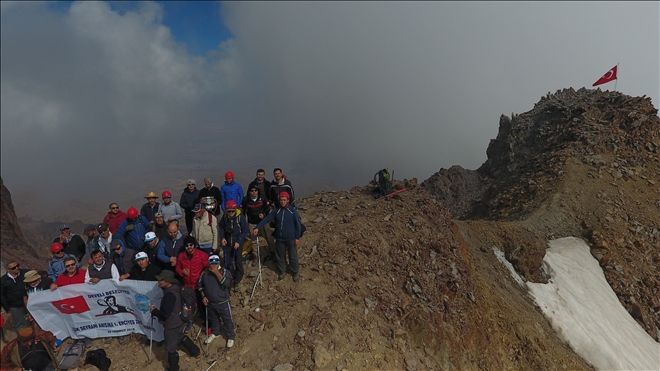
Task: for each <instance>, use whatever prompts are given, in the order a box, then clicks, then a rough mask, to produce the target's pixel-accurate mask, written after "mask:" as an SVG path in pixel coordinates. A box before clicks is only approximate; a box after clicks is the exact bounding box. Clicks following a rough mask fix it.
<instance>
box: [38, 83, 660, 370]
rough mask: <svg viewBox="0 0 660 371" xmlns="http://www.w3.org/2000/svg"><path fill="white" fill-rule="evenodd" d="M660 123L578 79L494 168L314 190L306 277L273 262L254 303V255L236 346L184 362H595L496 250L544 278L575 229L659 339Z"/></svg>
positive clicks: (222, 365)
mask: <svg viewBox="0 0 660 371" xmlns="http://www.w3.org/2000/svg"><path fill="white" fill-rule="evenodd" d="M658 124H659V119H658V117H657V110H655V108H653V106H652V105H651V103H650V101H649V100H648V99H645V98H633V97H628V96H625V95H623V94H621V93H616V92H601V91H599V90H595V91H594V90H586V89H581V90H579V91H574V90H573V89H567V90H563V91H559V92H557V93H556V94H549V95H548V96H546V97H544V98H542V99H541V101H540V102H539V103H537V104H536V105H535V107H534V108H533V109H532V110H531V111H529V112H526V113H523V114H520V115H512V117H511V118H508V117H505V116H503V117H502V118H501V119H500V133H499V134H498V137H497V139H495V140H493V141H492V142H491V144H490V146H489V148H488V160H487V161H486V163H484V165H483V166H481V167H480V168H479V169H478V170H474V171H472V170H465V169H461V168H460V167H452V168H450V169H448V170H444V169H443V170H441V171H440V172H439V173H438V174H435V175H434V176H432V177H431V178H429V179H428V180H426V181H425V182H423V183H422V186H416V180H412V181H406V182H405V184H404V183H402V182H396V183H395V187H396V188H398V189H401V188H403V187H404V186H406V187H409V188H410V189H409V190H408V191H406V192H402V193H400V194H398V195H395V196H393V197H390V198H386V199H382V200H374V199H373V197H372V196H371V194H370V187H369V186H364V187H354V188H353V189H351V190H350V191H346V192H319V193H316V194H314V195H313V196H310V197H306V198H303V199H300V200H298V205H299V207H300V213H301V215H302V217H303V220H304V222H305V224H306V226H307V228H308V229H307V232H306V234H305V236H304V237H303V239H302V240H301V244H300V246H299V249H298V250H299V255H300V261H301V276H302V280H301V281H300V282H299V283H294V282H292V280H291V276H290V275H288V276H287V277H286V278H285V279H284V280H282V281H278V280H277V274H276V272H275V267H274V263H273V262H272V261H267V262H266V264H265V265H264V269H263V284H264V286H263V287H257V288H256V291H255V294H254V299H253V301H252V302H250V300H249V298H250V292H251V290H252V286H251V285H252V283H254V282H255V279H256V275H257V268H256V267H254V266H248V265H246V278H245V280H244V282H245V284H246V285H245V287H244V291H243V292H242V293H239V294H236V295H233V296H232V299H231V303H232V308H233V314H234V318H235V322H236V326H237V329H236V331H237V341H236V345H235V346H234V348H232V349H231V350H226V349H225V348H224V344H225V341H224V339H217V340H215V341H214V342H213V343H212V344H211V345H210V347H209V353H208V355H206V353H205V357H203V358H202V359H200V360H194V359H190V358H189V357H182V365H183V369H184V370H205V369H206V368H207V367H209V364H210V363H209V362H211V361H212V360H218V361H219V364H217V365H215V366H214V367H215V369H231V370H238V369H244V370H260V369H262V370H272V369H274V370H365V369H384V370H403V369H405V370H410V371H412V370H436V369H446V370H502V369H516V370H530V369H534V370H555V369H556V370H581V369H591V367H590V366H589V365H587V364H586V363H585V362H584V361H583V360H582V359H580V358H579V357H578V356H577V355H575V353H573V351H572V350H571V349H569V348H568V347H567V345H566V344H565V343H564V342H563V341H562V340H561V339H560V338H559V337H558V336H557V334H556V333H555V332H554V331H553V330H552V329H551V327H550V326H549V324H548V321H547V320H546V319H545V318H544V317H543V315H542V314H541V313H540V311H539V310H538V309H537V308H536V307H535V305H534V303H533V302H532V300H531V299H530V298H529V296H528V295H527V293H526V291H525V289H524V288H523V287H521V286H520V285H518V284H517V283H516V282H515V281H514V280H513V279H511V277H510V275H509V272H508V271H507V270H506V268H504V267H503V266H502V264H500V263H499V262H498V261H497V258H496V257H495V255H494V254H493V250H492V249H493V247H496V248H499V249H501V250H503V251H504V252H505V256H506V258H507V259H508V260H509V261H511V262H512V263H513V265H514V266H515V268H516V269H517V271H518V272H519V273H520V274H521V276H523V277H524V278H525V279H527V280H532V281H535V282H542V281H544V280H546V279H547V277H545V276H544V273H543V271H542V270H541V269H540V267H541V262H542V259H543V256H544V251H545V248H546V247H547V244H546V241H547V240H548V239H553V238H557V237H562V236H569V235H573V236H578V237H580V236H581V237H583V238H585V239H587V240H588V241H589V243H590V244H591V245H592V248H593V249H592V254H593V256H594V258H595V259H598V260H599V261H600V264H601V266H602V267H603V269H604V271H605V275H606V277H607V279H608V281H609V282H610V284H611V285H612V287H613V288H614V291H615V292H616V293H617V295H618V297H619V299H620V300H621V302H622V304H623V305H624V306H626V308H628V309H629V311H630V313H631V315H632V316H633V318H635V319H636V320H637V321H638V323H639V324H640V326H642V327H643V328H645V329H646V330H647V332H648V333H649V334H651V335H652V336H653V337H655V338H656V339H657V328H658V326H659V325H660V323H658V311H659V310H660V305H659V302H658V301H659V300H660V297H659V289H660V287H659V285H660V272H659V269H658V266H659V265H660V232H658V229H660V227H659V226H658V223H659V221H660V192H659V188H658V187H659V186H660V183H659V182H660V163H659V160H658V153H659V152H660V146H659V145H658V144H659V143H660V140H659V138H658V129H659V127H660V126H659V125H658ZM434 197H435V199H434ZM49 233H52V232H49ZM248 285H249V287H248ZM257 308H258V309H259V310H258V311H257ZM199 325H201V323H199ZM202 339H203V336H201V337H200V340H202ZM65 345H66V343H65ZM94 347H105V349H106V351H107V352H108V354H109V356H110V358H112V359H113V367H112V370H136V369H144V370H160V369H162V367H163V363H162V362H163V361H164V359H165V358H166V357H165V353H164V350H163V349H162V348H159V347H155V348H154V352H155V355H156V360H155V361H154V362H153V363H150V364H149V363H148V362H147V355H148V347H146V346H144V345H143V344H142V343H140V342H138V341H137V340H134V341H132V342H131V343H129V345H127V346H125V347H120V346H118V345H117V343H113V344H111V345H109V346H108V345H104V344H103V341H102V340H96V341H94ZM202 348H203V349H204V350H206V349H205V347H204V346H202ZM126 352H130V354H131V355H132V357H130V358H128V357H125V354H127V353H126Z"/></svg>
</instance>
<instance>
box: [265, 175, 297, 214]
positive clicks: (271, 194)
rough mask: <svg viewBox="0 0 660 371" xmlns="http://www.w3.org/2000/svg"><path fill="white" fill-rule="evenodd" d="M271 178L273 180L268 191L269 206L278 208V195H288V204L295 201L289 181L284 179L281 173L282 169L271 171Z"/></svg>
mask: <svg viewBox="0 0 660 371" xmlns="http://www.w3.org/2000/svg"><path fill="white" fill-rule="evenodd" d="M273 177H275V179H274V180H273V181H272V182H271V183H270V188H269V189H268V199H269V200H270V203H271V205H273V206H274V207H279V206H280V194H282V192H286V193H287V194H288V195H289V202H288V203H293V201H294V200H295V198H294V196H293V186H292V185H291V181H289V180H288V179H286V177H285V176H284V174H283V173H282V169H280V168H279V167H276V168H275V169H273Z"/></svg>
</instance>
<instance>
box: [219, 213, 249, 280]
mask: <svg viewBox="0 0 660 371" xmlns="http://www.w3.org/2000/svg"><path fill="white" fill-rule="evenodd" d="M225 207H226V209H227V210H226V212H225V215H224V216H223V217H222V218H220V226H219V227H220V228H219V229H220V238H221V239H222V240H221V244H222V249H223V254H224V258H225V268H227V270H229V272H231V276H232V281H233V282H234V291H235V292H239V291H240V283H241V280H242V279H243V249H242V247H243V243H244V242H245V237H246V236H247V233H248V226H247V221H246V220H245V215H244V214H242V213H239V212H237V210H236V203H234V201H228V202H227V205H226V206H225Z"/></svg>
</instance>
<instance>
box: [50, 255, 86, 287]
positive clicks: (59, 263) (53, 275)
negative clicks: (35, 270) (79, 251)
mask: <svg viewBox="0 0 660 371" xmlns="http://www.w3.org/2000/svg"><path fill="white" fill-rule="evenodd" d="M69 257H73V258H74V259H75V258H76V257H75V256H73V255H69V254H64V256H63V257H62V260H58V259H57V258H56V257H54V256H53V258H52V259H50V261H49V262H48V278H50V279H51V280H53V281H55V280H56V279H57V277H59V276H60V274H62V272H64V271H66V268H64V259H66V258H69ZM76 261H77V262H78V268H80V266H81V265H80V262H79V261H78V260H77V259H76Z"/></svg>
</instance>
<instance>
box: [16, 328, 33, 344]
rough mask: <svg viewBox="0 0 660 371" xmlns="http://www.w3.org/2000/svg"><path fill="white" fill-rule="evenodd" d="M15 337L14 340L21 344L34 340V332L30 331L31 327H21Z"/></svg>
mask: <svg viewBox="0 0 660 371" xmlns="http://www.w3.org/2000/svg"><path fill="white" fill-rule="evenodd" d="M17 335H18V336H16V338H17V339H18V341H21V342H25V341H29V340H32V339H34V331H33V330H32V327H23V328H21V329H19V330H18V333H17Z"/></svg>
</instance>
